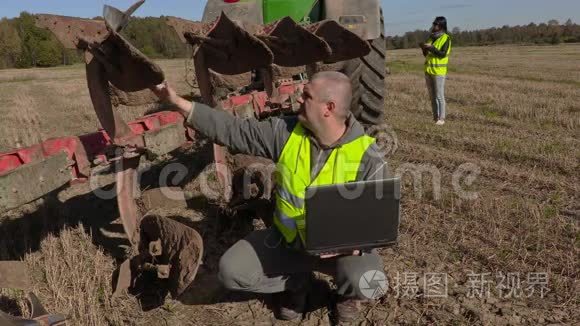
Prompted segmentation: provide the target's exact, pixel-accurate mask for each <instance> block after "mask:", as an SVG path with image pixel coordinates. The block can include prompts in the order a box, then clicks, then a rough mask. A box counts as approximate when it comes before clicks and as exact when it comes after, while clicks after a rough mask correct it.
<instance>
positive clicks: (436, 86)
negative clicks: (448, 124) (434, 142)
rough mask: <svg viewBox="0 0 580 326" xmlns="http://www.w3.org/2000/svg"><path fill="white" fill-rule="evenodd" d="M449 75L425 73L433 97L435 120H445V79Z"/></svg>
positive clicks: (430, 94)
mask: <svg viewBox="0 0 580 326" xmlns="http://www.w3.org/2000/svg"><path fill="white" fill-rule="evenodd" d="M446 77H447V76H435V75H430V74H425V81H426V82H427V90H429V97H430V98H431V110H432V112H433V120H435V121H437V120H445V106H446V103H445V79H446Z"/></svg>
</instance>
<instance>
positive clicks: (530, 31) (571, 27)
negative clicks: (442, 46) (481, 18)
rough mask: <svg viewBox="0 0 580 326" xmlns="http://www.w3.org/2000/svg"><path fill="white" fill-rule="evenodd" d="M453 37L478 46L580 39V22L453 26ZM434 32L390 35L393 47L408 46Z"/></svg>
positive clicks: (457, 42) (462, 43)
mask: <svg viewBox="0 0 580 326" xmlns="http://www.w3.org/2000/svg"><path fill="white" fill-rule="evenodd" d="M450 32H451V33H450V34H451V37H452V40H453V45H454V46H477V45H495V44H560V43H575V42H580V25H578V24H575V23H573V22H572V20H571V19H568V20H567V21H566V22H565V23H564V24H561V23H560V22H559V21H557V20H555V19H552V20H550V21H548V22H547V23H541V24H535V23H530V24H528V25H523V26H520V25H518V26H508V25H505V26H503V27H500V28H497V27H494V28H487V29H480V30H474V31H462V30H460V29H459V28H458V27H455V28H453V29H452V30H451V31H450ZM429 35H430V33H429V31H426V30H416V31H413V32H407V33H405V34H404V35H402V36H389V37H387V47H388V48H389V49H408V48H414V47H417V46H418V44H419V43H421V42H425V41H426V40H427V38H428V37H429Z"/></svg>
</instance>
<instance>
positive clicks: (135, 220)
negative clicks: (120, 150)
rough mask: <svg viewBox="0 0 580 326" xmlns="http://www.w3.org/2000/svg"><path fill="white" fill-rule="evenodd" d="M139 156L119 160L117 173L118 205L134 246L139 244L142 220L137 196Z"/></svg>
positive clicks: (124, 226) (128, 235)
mask: <svg viewBox="0 0 580 326" xmlns="http://www.w3.org/2000/svg"><path fill="white" fill-rule="evenodd" d="M138 167H139V157H138V156H137V157H133V158H127V159H122V160H121V161H120V162H119V166H118V167H117V168H118V172H117V173H116V174H115V178H116V181H117V184H116V191H117V206H118V207H119V215H120V216H121V222H122V223H123V228H124V229H125V234H126V235H127V238H128V239H129V241H130V242H131V245H133V246H134V247H136V246H138V245H139V229H138V227H137V225H138V224H139V221H140V220H141V216H140V213H139V208H138V207H137V203H136V201H135V199H136V198H137V194H136V191H138V189H137V183H136V182H137V168H138Z"/></svg>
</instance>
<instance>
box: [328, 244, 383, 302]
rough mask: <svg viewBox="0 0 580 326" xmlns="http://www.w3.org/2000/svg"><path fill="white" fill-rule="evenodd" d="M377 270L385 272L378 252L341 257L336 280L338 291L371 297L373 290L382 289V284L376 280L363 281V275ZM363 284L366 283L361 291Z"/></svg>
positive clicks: (347, 295)
mask: <svg viewBox="0 0 580 326" xmlns="http://www.w3.org/2000/svg"><path fill="white" fill-rule="evenodd" d="M375 271H378V272H383V264H382V260H381V258H380V257H379V256H378V254H377V253H376V252H373V253H371V254H368V255H365V256H350V257H346V258H343V259H341V261H339V262H338V264H337V271H336V282H337V285H338V292H339V294H340V295H343V296H345V297H353V298H357V299H361V300H365V299H370V298H371V297H373V295H370V296H369V293H370V291H369V290H371V291H372V292H373V293H374V292H375V291H379V292H380V291H382V289H380V288H379V287H380V285H379V283H378V282H376V280H374V281H371V280H367V281H371V282H367V281H362V282H361V279H362V278H363V275H365V278H366V276H368V275H371V274H374V272H375ZM361 284H362V285H364V287H363V290H364V293H363V291H361Z"/></svg>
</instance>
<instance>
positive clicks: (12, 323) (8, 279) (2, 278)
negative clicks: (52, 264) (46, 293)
mask: <svg viewBox="0 0 580 326" xmlns="http://www.w3.org/2000/svg"><path fill="white" fill-rule="evenodd" d="M0 288H14V289H23V290H25V291H27V290H29V289H30V288H31V284H30V278H29V276H28V269H27V267H26V264H25V263H24V262H21V261H0ZM28 299H29V301H30V307H31V311H32V313H31V316H30V318H22V317H14V316H11V315H9V314H7V313H4V312H2V311H0V325H2V326H4V325H6V326H34V325H38V326H57V325H64V323H65V320H66V317H65V316H63V315H60V314H49V313H48V312H47V311H46V309H44V307H43V306H42V304H41V303H40V300H38V298H37V297H36V295H34V293H32V292H29V293H28Z"/></svg>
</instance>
